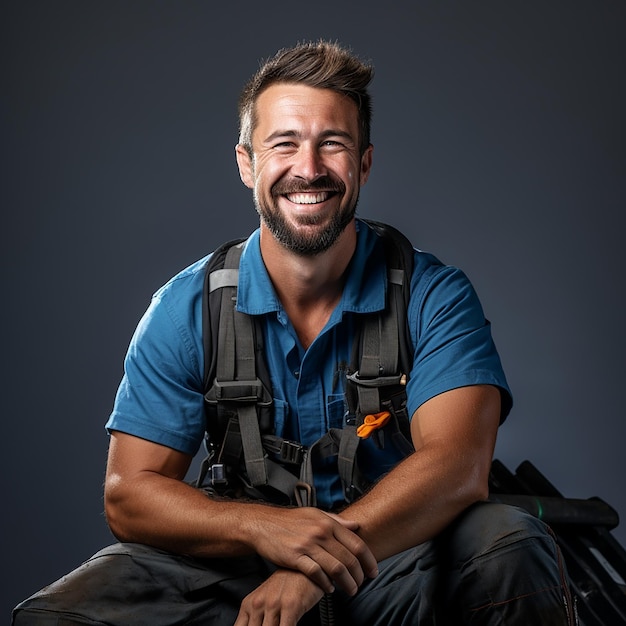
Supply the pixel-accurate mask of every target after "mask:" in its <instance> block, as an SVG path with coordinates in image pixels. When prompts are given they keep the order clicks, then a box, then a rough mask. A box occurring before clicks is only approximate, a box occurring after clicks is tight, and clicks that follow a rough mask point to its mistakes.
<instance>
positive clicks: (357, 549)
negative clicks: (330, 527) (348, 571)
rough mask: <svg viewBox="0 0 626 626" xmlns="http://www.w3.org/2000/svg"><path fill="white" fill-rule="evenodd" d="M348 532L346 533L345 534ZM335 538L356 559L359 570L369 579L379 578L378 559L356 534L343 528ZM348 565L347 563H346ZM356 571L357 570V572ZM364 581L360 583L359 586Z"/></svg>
mask: <svg viewBox="0 0 626 626" xmlns="http://www.w3.org/2000/svg"><path fill="white" fill-rule="evenodd" d="M344 530H346V532H344ZM335 538H336V539H337V541H339V542H340V543H341V544H342V546H344V547H345V548H346V550H347V551H348V552H349V553H350V555H352V556H354V557H356V559H357V560H358V563H359V569H360V570H361V571H362V572H363V573H364V575H365V576H367V578H376V576H378V562H377V561H376V557H375V556H374V554H373V553H372V551H371V550H370V549H369V547H368V545H367V544H366V543H365V542H364V541H363V540H362V539H361V538H360V537H359V536H358V535H357V534H355V533H354V532H352V531H347V529H344V528H342V527H341V526H340V527H338V528H337V529H336V530H335ZM344 562H346V563H347V561H344ZM355 571H356V570H355ZM361 582H363V581H362V580H361V581H360V582H359V583H358V584H359V585H360V584H361Z"/></svg>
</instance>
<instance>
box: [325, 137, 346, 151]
mask: <svg viewBox="0 0 626 626" xmlns="http://www.w3.org/2000/svg"><path fill="white" fill-rule="evenodd" d="M320 147H321V148H324V149H325V150H327V151H335V150H341V149H343V148H345V146H344V144H343V143H341V142H340V141H337V140H335V139H325V140H324V141H323V142H322V143H321V146H320Z"/></svg>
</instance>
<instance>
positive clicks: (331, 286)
mask: <svg viewBox="0 0 626 626" xmlns="http://www.w3.org/2000/svg"><path fill="white" fill-rule="evenodd" d="M355 247H356V226H355V223H354V221H353V222H352V223H350V224H349V225H348V226H347V227H346V229H345V230H344V231H343V233H342V234H341V235H340V237H339V239H338V240H337V241H336V242H335V244H334V245H333V246H331V248H329V249H328V250H326V251H325V252H322V253H320V254H317V255H315V256H313V257H307V256H302V255H298V254H296V253H294V252H292V251H290V250H288V249H287V248H285V247H284V246H283V245H282V244H280V243H278V242H277V241H276V239H275V238H274V237H273V235H272V234H271V233H270V232H269V231H268V230H267V229H266V228H265V226H264V225H263V224H261V254H262V256H263V261H264V263H265V266H266V268H267V271H268V274H269V276H270V278H271V280H272V283H273V285H274V289H275V290H276V293H277V295H278V298H279V300H280V301H281V304H282V305H283V308H284V309H285V312H286V313H287V315H288V316H289V319H290V320H291V323H292V325H293V326H294V328H295V329H296V332H297V334H298V337H299V338H300V341H301V343H302V345H303V346H304V347H305V348H307V347H308V346H309V345H310V344H311V343H312V341H313V340H314V339H315V337H317V335H318V334H319V332H320V331H321V330H322V328H323V327H324V326H325V324H326V322H327V321H328V319H329V317H330V315H331V314H332V312H333V310H334V308H335V307H336V306H337V304H338V302H339V300H340V299H341V294H342V292H343V285H344V280H345V272H346V268H347V267H348V264H349V262H350V259H351V258H352V255H353V254H354V250H355Z"/></svg>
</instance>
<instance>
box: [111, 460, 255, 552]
mask: <svg viewBox="0 0 626 626" xmlns="http://www.w3.org/2000/svg"><path fill="white" fill-rule="evenodd" d="M129 483H130V484H129ZM105 503H106V515H107V521H108V523H109V527H110V528H111V531H112V532H113V534H114V535H115V536H116V537H117V538H118V539H119V540H121V541H133V542H139V543H146V544H149V545H153V546H155V547H158V548H161V549H163V550H168V551H171V552H176V553H180V554H189V555H192V556H198V557H229V556H241V555H245V554H250V553H252V552H254V548H253V546H252V543H251V538H252V536H253V533H252V529H251V528H249V526H250V524H251V520H253V519H258V518H259V517H261V516H262V512H260V511H258V509H259V508H260V507H261V506H262V505H258V504H249V503H242V502H223V501H219V500H214V499H212V498H209V497H208V496H207V495H206V494H205V493H203V492H202V491H200V490H198V489H196V488H194V487H192V486H190V485H188V484H186V483H184V482H182V481H180V480H177V479H173V478H168V477H164V476H161V475H159V474H156V473H154V472H143V473H141V474H140V475H136V476H135V477H134V478H133V480H132V481H127V484H124V483H123V481H121V480H116V479H115V477H109V479H108V481H107V485H106V489H105ZM244 507H248V508H246V510H245V511H244V510H243V509H244ZM253 509H254V510H253Z"/></svg>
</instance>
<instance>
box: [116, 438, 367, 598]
mask: <svg viewBox="0 0 626 626" xmlns="http://www.w3.org/2000/svg"><path fill="white" fill-rule="evenodd" d="M190 462H191V458H190V457H189V456H188V455H186V454H182V453H180V452H177V451H176V450H172V449H171V448H167V447H165V446H161V445H159V444H156V443H152V442H149V441H146V440H144V439H140V438H138V437H134V436H132V435H127V434H124V433H121V432H114V433H113V434H112V435H111V444H110V448H109V458H108V464H107V474H106V482H105V510H106V514H107V520H108V522H109V526H110V528H111V531H112V532H113V534H114V535H115V536H116V537H117V538H118V539H119V540H121V541H134V542H139V543H145V544H149V545H153V546H155V547H158V548H161V549H164V550H168V551H171V552H176V553H181V554H189V555H193V556H201V557H234V556H240V555H245V554H252V553H254V552H256V553H258V554H260V555H261V556H263V557H265V558H267V559H268V560H270V561H272V562H273V563H275V564H276V565H279V566H280V567H285V568H288V569H293V570H298V571H300V572H302V573H303V574H305V575H306V576H307V577H309V578H310V579H311V580H312V581H314V582H315V583H316V584H317V585H319V586H320V587H321V588H322V589H325V590H330V589H331V587H332V582H331V581H334V582H335V583H336V584H337V585H338V586H339V587H341V588H342V589H344V590H345V591H346V592H347V593H355V592H356V590H357V588H358V586H359V585H360V584H361V582H362V581H363V579H364V576H365V575H369V574H372V573H373V572H374V571H375V569H376V560H375V559H374V557H373V555H372V553H371V552H370V550H369V549H368V547H367V545H366V544H365V542H364V541H363V540H362V539H361V538H359V537H358V536H357V535H356V534H355V532H353V531H355V530H356V529H357V528H358V525H357V524H355V523H354V522H352V521H349V519H348V517H345V518H344V519H340V518H338V517H337V516H330V515H327V514H325V513H323V512H322V511H319V510H317V509H312V508H307V509H284V508H278V507H273V506H269V505H265V504H256V503H241V502H222V501H218V500H212V499H211V498H209V497H207V496H206V495H205V494H204V493H202V492H201V491H199V490H197V489H195V488H194V487H191V486H190V485H188V484H186V483H184V482H183V478H184V477H185V474H186V472H187V469H188V467H189V464H190Z"/></svg>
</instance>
